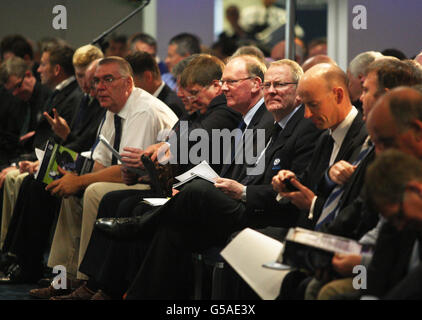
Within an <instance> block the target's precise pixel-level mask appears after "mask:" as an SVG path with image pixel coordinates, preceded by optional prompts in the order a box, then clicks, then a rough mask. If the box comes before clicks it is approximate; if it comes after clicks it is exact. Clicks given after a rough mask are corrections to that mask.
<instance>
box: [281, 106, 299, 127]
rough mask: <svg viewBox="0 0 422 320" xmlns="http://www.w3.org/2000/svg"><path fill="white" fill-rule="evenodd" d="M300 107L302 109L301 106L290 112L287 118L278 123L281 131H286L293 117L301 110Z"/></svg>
mask: <svg viewBox="0 0 422 320" xmlns="http://www.w3.org/2000/svg"><path fill="white" fill-rule="evenodd" d="M300 107H301V105H298V106H297V107H296V108H294V110H293V111H292V112H290V113H289V114H288V115H287V116H285V117H284V118H283V119H281V120H280V121H279V122H278V124H279V125H280V127H281V129H284V128H285V127H286V126H287V123H288V122H289V120H290V119H291V118H292V117H293V115H294V114H295V113H296V111H297V110H299V108H300Z"/></svg>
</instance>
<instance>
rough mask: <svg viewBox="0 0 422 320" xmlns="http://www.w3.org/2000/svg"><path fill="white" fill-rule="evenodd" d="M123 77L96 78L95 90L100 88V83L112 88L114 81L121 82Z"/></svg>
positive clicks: (93, 82)
mask: <svg viewBox="0 0 422 320" xmlns="http://www.w3.org/2000/svg"><path fill="white" fill-rule="evenodd" d="M122 78H123V77H117V78H115V77H113V76H105V77H103V78H94V79H93V80H92V84H93V85H94V88H96V87H98V85H99V84H100V83H102V84H103V85H104V86H105V87H108V86H110V85H111V84H112V83H113V82H114V81H117V80H120V79H122Z"/></svg>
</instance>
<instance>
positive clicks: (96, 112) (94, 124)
mask: <svg viewBox="0 0 422 320" xmlns="http://www.w3.org/2000/svg"><path fill="white" fill-rule="evenodd" d="M78 111H79V110H78ZM105 113H106V109H105V108H103V107H101V106H100V103H99V102H98V100H97V99H91V100H90V102H89V104H88V109H87V111H86V113H85V114H84V116H83V119H82V120H81V124H80V125H79V126H78V127H77V128H76V129H75V118H76V115H77V114H78V112H75V116H74V117H73V121H72V124H71V132H70V134H69V136H68V137H67V139H66V141H64V142H63V143H64V145H65V146H66V147H67V148H69V149H72V150H73V151H76V152H83V151H88V150H90V149H91V148H92V146H93V145H94V143H95V139H96V138H97V131H98V127H99V126H100V123H101V121H102V119H103V118H104V116H105Z"/></svg>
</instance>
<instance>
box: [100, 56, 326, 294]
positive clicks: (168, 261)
mask: <svg viewBox="0 0 422 320" xmlns="http://www.w3.org/2000/svg"><path fill="white" fill-rule="evenodd" d="M253 60H254V59H253V58H251V57H248V56H243V57H242V56H241V57H236V58H233V59H231V60H230V61H229V62H228V64H227V66H226V68H225V70H224V72H223V77H222V80H221V82H222V83H223V92H224V93H225V94H226V96H227V102H228V105H229V106H230V107H235V108H239V111H241V112H242V114H243V115H244V119H245V122H246V120H247V117H248V112H249V111H250V110H252V109H253V107H254V104H253V100H249V101H250V105H249V107H248V106H247V105H245V104H243V102H244V101H247V99H246V97H247V96H249V97H250V95H251V92H252V93H254V92H256V94H257V96H258V97H259V96H261V97H264V98H265V102H266V107H267V109H268V110H269V111H270V112H271V114H272V116H273V121H272V122H273V130H272V134H271V137H270V139H269V140H268V141H267V143H266V144H265V146H264V149H263V150H261V152H259V156H258V157H257V158H256V163H255V164H253V165H249V166H248V165H247V164H233V165H229V167H231V166H232V167H233V169H232V170H230V169H231V168H229V169H228V171H227V172H228V174H226V175H224V177H225V178H219V179H217V182H216V183H215V184H214V185H213V184H211V183H209V182H208V181H205V180H203V179H195V180H193V181H191V182H189V183H187V184H186V185H185V186H184V187H183V188H182V190H181V192H179V193H178V194H177V195H176V196H175V197H173V198H172V199H171V200H170V201H168V202H167V203H166V204H165V205H164V206H163V207H161V209H159V211H158V212H157V214H156V216H157V217H158V218H157V220H153V221H152V222H153V223H152V224H148V227H149V228H150V227H155V232H154V234H153V235H152V241H151V242H150V244H149V246H148V251H147V253H146V255H145V258H144V259H143V263H142V266H141V268H140V269H139V271H138V274H137V276H136V279H135V281H134V282H133V283H132V286H131V288H130V289H129V291H128V295H127V298H128V299H157V298H159V299H172V298H178V299H181V298H188V296H189V293H190V292H189V288H188V287H187V285H186V284H187V283H189V277H190V274H189V272H188V271H187V270H189V266H190V259H191V253H192V252H195V251H198V250H205V249H207V248H209V247H212V246H215V245H222V244H224V243H225V241H226V240H227V238H228V237H229V236H230V234H231V233H233V232H235V231H237V230H240V229H242V228H244V227H246V226H253V227H259V226H262V225H266V224H267V223H269V222H270V221H271V220H272V217H271V216H270V215H266V214H265V213H266V212H265V208H262V207H260V208H257V207H254V203H255V202H254V201H253V200H252V199H253V198H254V197H258V198H259V197H260V195H261V194H264V193H266V192H270V193H271V194H272V196H274V192H273V191H272V189H271V185H270V181H271V178H272V176H273V175H274V174H276V173H277V172H278V170H280V169H282V168H294V170H298V171H300V170H303V169H304V168H305V166H306V164H307V160H308V159H309V158H310V155H311V154H312V151H313V146H314V142H315V141H316V140H317V138H318V136H319V134H320V133H321V131H320V130H317V129H316V128H315V127H314V126H313V124H312V123H311V122H310V121H309V120H306V119H304V117H303V115H304V108H303V107H302V106H300V100H299V99H298V97H297V96H296V85H297V82H298V80H299V79H300V77H301V75H302V74H303V71H302V70H301V68H300V66H299V65H297V64H296V63H295V62H293V61H290V60H282V61H278V62H275V63H273V64H271V66H270V68H269V69H268V71H267V72H266V73H265V80H264V77H262V75H261V76H258V75H257V74H256V75H251V74H250V70H254V69H253V68H250V66H251V64H252V65H253V64H256V63H255V62H252V61H253ZM249 63H250V64H249ZM263 80H264V82H263ZM256 88H259V89H258V90H257V89H256ZM255 101H256V100H255ZM245 144H246V141H245ZM248 147H249V146H245V148H248ZM260 161H262V162H264V166H263V168H264V169H265V170H264V172H258V171H259V170H255V171H254V170H253V169H254V168H257V167H258V168H259V162H260ZM248 169H249V170H248ZM223 172H224V168H223ZM254 173H255V175H254ZM249 199H251V202H250V203H249ZM138 221H139V225H138V232H140V233H142V232H143V231H145V230H144V229H145V228H143V227H144V226H146V224H143V222H144V221H142V217H140V219H139V220H138ZM104 229H106V228H104ZM116 229H117V228H116ZM122 230H124V229H123V228H122ZM110 231H111V232H110ZM114 231H117V230H114ZM135 231H136V230H135ZM109 233H111V234H113V230H109ZM170 269H171V270H170Z"/></svg>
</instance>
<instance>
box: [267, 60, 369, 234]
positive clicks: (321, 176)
mask: <svg viewBox="0 0 422 320" xmlns="http://www.w3.org/2000/svg"><path fill="white" fill-rule="evenodd" d="M298 91H299V96H300V97H301V98H302V101H303V103H304V104H305V106H306V107H307V109H306V113H305V117H309V118H311V120H312V121H313V122H314V124H315V125H316V126H317V127H318V128H320V129H330V130H329V132H326V133H325V134H324V135H323V136H321V137H320V140H319V141H318V144H317V146H316V149H315V153H314V156H313V158H312V160H311V162H310V164H309V165H308V168H307V170H306V171H305V172H304V174H303V175H301V176H298V177H297V176H296V175H295V173H294V172H292V171H287V170H282V171H280V172H279V173H278V175H277V176H275V177H274V179H273V186H274V188H275V190H276V191H277V192H278V193H279V197H281V198H285V199H282V200H281V201H282V202H283V201H285V200H288V201H289V205H290V207H291V205H293V206H295V207H296V208H297V209H299V210H300V211H301V212H300V217H299V220H298V222H297V224H298V225H300V226H302V227H308V228H313V226H314V224H315V222H316V221H317V220H318V216H317V212H318V211H315V210H314V208H318V207H319V206H321V204H323V203H324V201H325V198H326V196H327V195H328V194H329V193H330V191H331V190H332V189H333V187H334V186H333V183H330V181H328V180H327V179H326V177H325V174H326V170H327V169H328V168H329V167H330V166H331V165H332V164H333V163H335V162H337V161H340V160H348V161H353V160H354V159H353V158H354V157H356V156H357V153H358V150H360V149H361V146H362V144H363V143H364V141H365V139H366V137H367V133H366V129H365V125H364V122H363V120H362V117H361V115H360V114H359V113H358V112H357V110H356V108H355V107H353V106H352V104H351V102H350V98H349V95H348V90H347V78H346V75H345V73H344V72H343V71H342V70H341V69H340V68H339V67H337V66H334V65H330V64H319V65H316V66H314V67H312V68H310V69H309V70H308V71H307V72H306V73H305V75H304V77H303V78H302V79H301V81H300V82H299V88H298ZM289 178H290V181H291V183H292V184H293V186H294V187H296V188H297V189H298V190H297V191H293V192H291V191H289V190H288V189H287V188H286V185H285V184H284V182H283V181H284V180H285V179H289ZM282 212H283V213H284V211H283V210H282ZM296 214H297V212H296Z"/></svg>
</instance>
